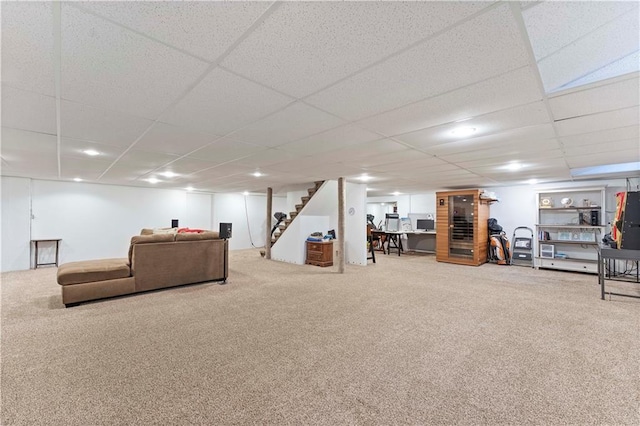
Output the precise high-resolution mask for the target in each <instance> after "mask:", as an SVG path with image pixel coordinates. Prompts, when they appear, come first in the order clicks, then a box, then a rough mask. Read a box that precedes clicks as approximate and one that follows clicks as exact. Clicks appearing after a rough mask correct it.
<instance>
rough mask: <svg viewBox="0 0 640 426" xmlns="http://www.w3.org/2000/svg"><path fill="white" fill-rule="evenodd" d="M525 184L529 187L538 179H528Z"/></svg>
mask: <svg viewBox="0 0 640 426" xmlns="http://www.w3.org/2000/svg"><path fill="white" fill-rule="evenodd" d="M527 183H528V184H529V185H535V184H536V183H538V179H529V180H528V181H527Z"/></svg>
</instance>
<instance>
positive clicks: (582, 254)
mask: <svg viewBox="0 0 640 426" xmlns="http://www.w3.org/2000/svg"><path fill="white" fill-rule="evenodd" d="M537 198H538V220H537V224H536V230H537V237H538V238H537V240H538V251H537V256H536V266H537V267H539V268H550V269H561V270H566V271H579V272H590V273H597V272H598V264H597V260H598V244H599V242H600V241H601V240H602V237H603V236H604V231H605V225H604V220H605V219H604V215H605V208H604V207H605V206H604V202H605V190H604V188H572V189H564V190H552V191H541V192H538V194H537Z"/></svg>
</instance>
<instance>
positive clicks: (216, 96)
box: [160, 68, 294, 135]
mask: <svg viewBox="0 0 640 426" xmlns="http://www.w3.org/2000/svg"><path fill="white" fill-rule="evenodd" d="M293 101H294V99H293V98H290V97H288V96H285V95H282V94H280V93H278V92H275V91H273V90H271V89H268V88H265V87H263V86H260V85H258V84H256V83H254V82H252V81H250V80H247V79H245V78H242V77H238V76H236V75H234V74H232V73H230V72H227V71H225V70H223V69H220V68H216V69H214V70H212V71H211V72H210V73H209V74H208V75H207V76H206V77H205V78H204V79H203V80H202V81H201V82H200V83H198V85H197V86H196V87H194V89H193V90H192V91H191V92H189V93H188V94H187V95H186V96H185V97H184V98H183V99H181V100H180V101H179V102H178V103H177V104H176V105H175V106H174V107H173V108H171V109H170V110H169V111H167V112H166V113H165V114H163V116H162V117H161V118H160V120H161V121H164V122H167V123H171V124H175V125H178V126H185V127H189V128H193V129H197V130H200V131H203V132H208V133H211V134H215V135H226V134H228V133H230V132H231V131H234V130H237V129H239V128H241V127H243V126H246V125H248V124H250V123H252V122H254V121H256V120H258V119H261V118H263V117H265V116H267V115H269V114H271V113H273V112H275V111H278V110H280V109H282V108H284V107H285V106H287V105H288V104H290V103H292V102H293Z"/></svg>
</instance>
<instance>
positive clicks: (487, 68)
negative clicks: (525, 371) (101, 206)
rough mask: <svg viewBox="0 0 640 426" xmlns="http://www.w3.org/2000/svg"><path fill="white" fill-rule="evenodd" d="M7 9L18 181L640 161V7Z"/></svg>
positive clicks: (539, 169) (6, 158) (458, 175)
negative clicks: (466, 131) (462, 132)
mask: <svg viewBox="0 0 640 426" xmlns="http://www.w3.org/2000/svg"><path fill="white" fill-rule="evenodd" d="M1 8H2V9H1V12H2V46H1V47H2V49H1V50H2V52H1V53H2V57H1V60H2V73H1V78H2V117H1V119H2V123H1V124H2V146H1V157H2V168H1V172H2V175H3V176H21V177H31V178H37V179H52V180H64V181H66V180H68V181H71V180H73V179H77V178H80V179H82V180H84V181H86V182H95V183H104V184H116V185H134V186H143V187H159V188H176V189H181V188H186V187H192V188H195V190H197V191H203V192H236V191H249V192H258V193H263V192H265V191H266V188H267V187H271V188H273V190H274V191H275V192H276V193H279V192H284V191H287V190H290V189H296V188H302V187H305V186H307V185H309V184H310V183H311V182H313V181H316V180H325V179H336V178H339V177H345V178H347V180H349V181H354V182H359V180H358V178H359V177H361V176H362V175H367V176H369V180H368V181H367V186H368V187H370V191H369V195H372V196H375V195H387V194H390V193H393V192H400V193H423V192H428V191H433V190H437V189H447V188H460V187H492V186H502V185H512V184H521V183H524V182H526V181H527V180H529V179H537V180H539V181H541V182H559V181H568V180H571V179H572V176H571V169H572V168H581V167H590V166H598V165H605V164H612V163H628V162H639V161H640V135H639V133H640V132H639V129H640V118H639V117H640V112H639V105H640V90H639V72H638V51H639V41H638V40H639V37H638V34H639V30H638V21H639V10H638V3H637V2H608V1H607V2H593V1H583V2H580V1H578V2H384V1H383V2H274V3H271V2H59V3H58V2H55V3H53V2H2V3H1ZM461 126H464V127H469V128H472V129H474V131H473V133H472V134H471V135H468V136H463V137H461V136H459V135H455V134H453V133H452V131H453V130H454V129H456V128H458V127H461ZM88 149H92V150H95V151H97V152H98V153H99V155H96V156H91V157H90V156H87V155H86V154H84V151H86V150H88ZM512 163H519V164H521V166H522V167H521V168H520V169H518V170H517V171H511V170H508V169H507V166H508V165H510V164H512ZM168 171H170V172H174V173H175V174H177V176H174V177H170V178H167V177H164V176H162V175H161V173H163V172H168ZM255 172H260V173H261V174H262V176H260V177H256V176H254V174H255ZM632 173H635V175H637V174H638V173H637V172H632ZM150 178H157V179H158V180H159V182H157V183H155V184H152V183H150V182H148V179H150Z"/></svg>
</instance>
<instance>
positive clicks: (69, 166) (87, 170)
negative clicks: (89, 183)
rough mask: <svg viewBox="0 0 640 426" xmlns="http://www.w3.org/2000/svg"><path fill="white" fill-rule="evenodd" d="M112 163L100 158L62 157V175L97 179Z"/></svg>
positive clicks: (62, 176)
mask: <svg viewBox="0 0 640 426" xmlns="http://www.w3.org/2000/svg"><path fill="white" fill-rule="evenodd" d="M110 165H111V161H108V160H105V159H100V158H78V157H65V156H61V157H60V170H61V172H60V177H61V178H62V179H73V178H80V179H83V180H96V179H98V177H99V176H100V175H101V174H102V173H103V172H104V171H105V170H106V169H107V168H108V167H109V166H110Z"/></svg>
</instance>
